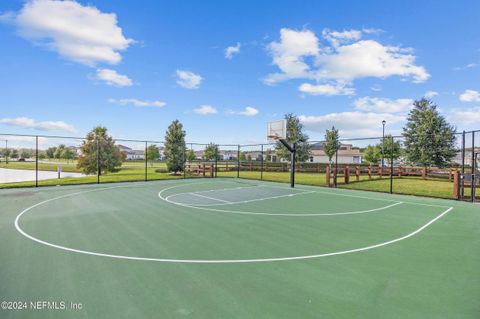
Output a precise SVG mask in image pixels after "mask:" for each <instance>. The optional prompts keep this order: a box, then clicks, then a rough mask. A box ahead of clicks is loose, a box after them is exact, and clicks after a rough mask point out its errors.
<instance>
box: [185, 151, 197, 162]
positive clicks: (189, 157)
mask: <svg viewBox="0 0 480 319" xmlns="http://www.w3.org/2000/svg"><path fill="white" fill-rule="evenodd" d="M196 158H197V156H196V155H195V152H194V151H193V150H192V149H189V150H188V151H187V161H189V162H191V161H194V160H195V159H196Z"/></svg>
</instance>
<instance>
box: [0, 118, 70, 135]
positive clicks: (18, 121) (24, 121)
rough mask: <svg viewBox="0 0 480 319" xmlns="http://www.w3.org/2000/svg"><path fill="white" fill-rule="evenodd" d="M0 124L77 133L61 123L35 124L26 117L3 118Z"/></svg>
mask: <svg viewBox="0 0 480 319" xmlns="http://www.w3.org/2000/svg"><path fill="white" fill-rule="evenodd" d="M0 124H4V125H11V126H18V127H22V128H32V129H37V130H44V131H65V132H71V133H73V132H76V131H77V130H76V129H75V128H74V127H73V126H72V125H70V124H67V123H65V122H63V121H41V122H37V121H35V120H34V119H31V118H28V117H17V118H3V119H0Z"/></svg>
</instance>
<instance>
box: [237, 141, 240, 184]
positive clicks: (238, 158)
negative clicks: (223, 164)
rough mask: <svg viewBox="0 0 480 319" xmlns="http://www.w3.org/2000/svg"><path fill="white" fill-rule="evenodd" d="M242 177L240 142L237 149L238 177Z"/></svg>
mask: <svg viewBox="0 0 480 319" xmlns="http://www.w3.org/2000/svg"><path fill="white" fill-rule="evenodd" d="M239 177H240V144H238V150H237V178H239Z"/></svg>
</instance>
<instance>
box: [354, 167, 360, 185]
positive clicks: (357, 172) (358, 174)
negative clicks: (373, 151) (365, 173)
mask: <svg viewBox="0 0 480 319" xmlns="http://www.w3.org/2000/svg"><path fill="white" fill-rule="evenodd" d="M355 180H356V181H357V182H358V181H359V180H360V166H355Z"/></svg>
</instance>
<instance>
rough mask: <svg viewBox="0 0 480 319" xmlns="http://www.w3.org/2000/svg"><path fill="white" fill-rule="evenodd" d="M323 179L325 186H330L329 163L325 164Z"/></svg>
mask: <svg viewBox="0 0 480 319" xmlns="http://www.w3.org/2000/svg"><path fill="white" fill-rule="evenodd" d="M325 179H326V184H327V187H330V186H331V185H330V165H327V167H326V168H325Z"/></svg>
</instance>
